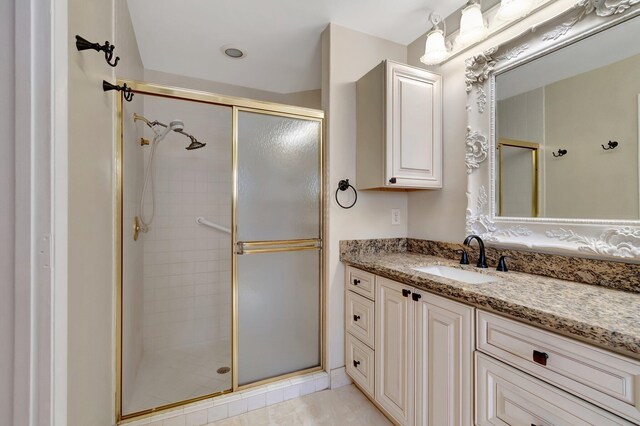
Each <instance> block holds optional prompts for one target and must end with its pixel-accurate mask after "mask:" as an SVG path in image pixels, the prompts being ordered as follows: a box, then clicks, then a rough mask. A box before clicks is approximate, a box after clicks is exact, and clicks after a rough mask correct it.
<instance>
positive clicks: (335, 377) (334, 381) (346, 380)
mask: <svg viewBox="0 0 640 426" xmlns="http://www.w3.org/2000/svg"><path fill="white" fill-rule="evenodd" d="M351 383H353V380H351V377H349V376H348V375H347V371H346V369H345V368H344V367H338V368H334V369H333V370H331V389H335V388H339V387H342V386H346V385H350V384H351Z"/></svg>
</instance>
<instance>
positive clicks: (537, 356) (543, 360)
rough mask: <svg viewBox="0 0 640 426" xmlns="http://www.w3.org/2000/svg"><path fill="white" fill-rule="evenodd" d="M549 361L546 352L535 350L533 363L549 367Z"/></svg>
mask: <svg viewBox="0 0 640 426" xmlns="http://www.w3.org/2000/svg"><path fill="white" fill-rule="evenodd" d="M548 359H549V355H547V354H546V353H545V352H540V351H536V350H535V349H534V350H533V362H535V363H538V364H540V365H547V360H548ZM534 426H535V425H534Z"/></svg>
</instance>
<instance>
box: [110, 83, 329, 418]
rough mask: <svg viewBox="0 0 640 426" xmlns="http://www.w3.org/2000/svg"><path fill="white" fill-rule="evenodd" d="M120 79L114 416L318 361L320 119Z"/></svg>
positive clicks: (302, 369)
mask: <svg viewBox="0 0 640 426" xmlns="http://www.w3.org/2000/svg"><path fill="white" fill-rule="evenodd" d="M121 83H125V82H124V81H123V82H121ZM126 83H127V85H128V86H130V87H131V88H132V89H133V92H134V93H135V96H134V100H133V101H132V102H124V101H123V99H122V98H120V99H119V102H118V117H119V125H120V131H119V138H118V143H117V150H116V165H117V167H116V190H117V194H118V197H117V198H118V203H117V204H118V208H117V219H118V225H119V227H118V229H119V233H118V235H117V236H116V247H117V251H118V256H117V259H119V262H118V265H117V276H118V285H117V290H118V304H117V309H118V311H117V312H116V317H117V325H118V327H117V330H118V335H117V345H116V360H117V366H116V367H117V368H116V370H117V398H116V414H117V418H118V420H119V421H120V420H126V419H130V418H134V417H137V416H142V415H145V414H150V413H154V412H157V411H159V410H163V409H167V408H171V407H175V406H178V405H181V404H185V403H189V402H193V401H197V400H201V399H205V398H210V397H213V396H216V395H220V394H223V393H230V392H234V391H237V390H241V389H245V388H247V387H252V386H256V385H260V384H264V383H268V382H271V381H275V380H279V379H282V378H286V377H289V376H292V375H299V374H305V373H308V372H315V371H319V370H321V369H323V366H324V330H323V316H324V251H323V244H322V243H323V236H324V197H323V192H324V191H323V143H322V142H323V113H322V112H321V111H317V110H311V109H306V108H300V107H293V106H287V105H280V104H271V103H267V102H261V101H252V100H247V99H241V98H233V97H225V96H219V95H215V94H211V93H206V92H198V91H191V90H185V89H177V88H170V87H164V86H159V85H154V84H147V83H140V82H134V81H126Z"/></svg>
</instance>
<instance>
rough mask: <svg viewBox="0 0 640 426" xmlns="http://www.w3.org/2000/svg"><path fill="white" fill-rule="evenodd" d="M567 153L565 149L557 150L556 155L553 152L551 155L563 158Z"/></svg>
mask: <svg viewBox="0 0 640 426" xmlns="http://www.w3.org/2000/svg"><path fill="white" fill-rule="evenodd" d="M567 152H568V151H567V150H566V149H559V150H558V153H557V154H556V153H555V152H552V154H553V156H554V157H564V156H565V155H567Z"/></svg>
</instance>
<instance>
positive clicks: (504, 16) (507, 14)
mask: <svg viewBox="0 0 640 426" xmlns="http://www.w3.org/2000/svg"><path fill="white" fill-rule="evenodd" d="M534 3H535V0H502V1H501V2H500V9H498V15H497V17H498V19H500V20H502V21H511V20H513V19H518V18H522V17H523V16H525V15H526V14H527V13H529V12H530V11H531V9H533V5H534Z"/></svg>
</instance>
